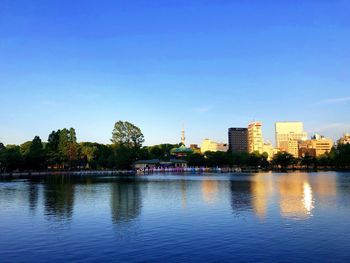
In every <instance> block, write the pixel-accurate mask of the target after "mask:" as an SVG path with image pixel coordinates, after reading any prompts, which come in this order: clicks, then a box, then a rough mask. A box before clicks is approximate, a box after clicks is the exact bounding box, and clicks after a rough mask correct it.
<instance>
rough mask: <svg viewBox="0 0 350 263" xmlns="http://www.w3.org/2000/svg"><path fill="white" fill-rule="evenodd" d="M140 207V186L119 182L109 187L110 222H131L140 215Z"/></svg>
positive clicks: (132, 182) (134, 182) (134, 183)
mask: <svg viewBox="0 0 350 263" xmlns="http://www.w3.org/2000/svg"><path fill="white" fill-rule="evenodd" d="M141 206H142V198H141V190H140V185H139V183H138V182H136V181H133V180H131V181H120V182H116V183H113V184H112V186H111V208H112V221H113V223H115V224H118V223H120V222H125V221H131V220H133V219H135V218H137V217H138V216H139V215H140V212H141Z"/></svg>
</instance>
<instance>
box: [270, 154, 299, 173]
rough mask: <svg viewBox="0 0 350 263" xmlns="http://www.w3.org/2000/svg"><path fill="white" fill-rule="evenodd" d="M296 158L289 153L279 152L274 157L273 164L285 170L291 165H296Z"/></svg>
mask: <svg viewBox="0 0 350 263" xmlns="http://www.w3.org/2000/svg"><path fill="white" fill-rule="evenodd" d="M295 162H296V158H294V156H293V155H292V154H290V153H288V152H279V153H277V154H276V155H275V156H274V157H273V164H274V165H276V166H277V167H280V168H281V169H283V170H285V169H287V168H288V166H290V165H294V164H295Z"/></svg>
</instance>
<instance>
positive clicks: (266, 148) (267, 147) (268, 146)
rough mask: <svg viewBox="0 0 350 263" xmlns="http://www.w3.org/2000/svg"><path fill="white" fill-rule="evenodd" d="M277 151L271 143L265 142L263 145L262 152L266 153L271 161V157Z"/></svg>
mask: <svg viewBox="0 0 350 263" xmlns="http://www.w3.org/2000/svg"><path fill="white" fill-rule="evenodd" d="M278 152H279V149H277V148H274V147H273V145H272V143H270V142H266V143H264V145H263V153H267V155H268V157H267V160H269V161H271V160H272V158H273V157H274V156H275V154H277V153H278Z"/></svg>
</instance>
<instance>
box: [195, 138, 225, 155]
mask: <svg viewBox="0 0 350 263" xmlns="http://www.w3.org/2000/svg"><path fill="white" fill-rule="evenodd" d="M227 151H228V145H227V144H226V143H218V142H215V141H212V140H210V139H204V140H203V142H202V145H201V152H202V153H205V152H227Z"/></svg>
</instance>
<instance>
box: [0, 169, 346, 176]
mask: <svg viewBox="0 0 350 263" xmlns="http://www.w3.org/2000/svg"><path fill="white" fill-rule="evenodd" d="M270 172H275V173H293V172H304V173H305V172H307V173H317V172H350V169H286V170H281V169H268V170H263V169H241V170H239V171H237V170H235V169H221V168H220V169H218V168H188V169H186V170H185V169H182V170H180V169H176V170H145V171H135V170H107V171H101V170H92V171H84V170H81V171H46V172H8V173H0V179H36V178H37V179H41V178H45V177H48V176H73V177H83V176H121V175H138V176H140V175H141V176H142V175H151V174H164V175H165V174H169V173H182V174H205V173H214V174H229V173H232V174H250V173H270Z"/></svg>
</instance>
